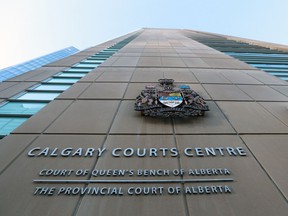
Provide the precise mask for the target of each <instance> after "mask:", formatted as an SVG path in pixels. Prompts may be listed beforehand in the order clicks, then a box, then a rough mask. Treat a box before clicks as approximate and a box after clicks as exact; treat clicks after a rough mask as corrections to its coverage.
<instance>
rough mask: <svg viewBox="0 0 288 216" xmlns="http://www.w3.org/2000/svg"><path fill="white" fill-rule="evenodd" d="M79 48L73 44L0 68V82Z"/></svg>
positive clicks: (72, 52)
mask: <svg viewBox="0 0 288 216" xmlns="http://www.w3.org/2000/svg"><path fill="white" fill-rule="evenodd" d="M78 51H79V50H78V49H77V48H75V47H73V46H71V47H67V48H65V49H61V50H59V51H56V52H53V53H50V54H47V55H44V56H41V57H39V58H35V59H33V60H30V61H27V62H24V63H21V64H17V65H14V66H11V67H7V68H4V69H2V70H0V82H2V81H4V80H7V79H10V78H13V77H15V76H18V75H20V74H23V73H25V72H28V71H31V70H34V69H37V68H39V67H41V66H43V65H45V64H48V63H51V62H54V61H57V60H60V59H62V58H65V57H68V56H70V55H72V54H74V53H76V52H78Z"/></svg>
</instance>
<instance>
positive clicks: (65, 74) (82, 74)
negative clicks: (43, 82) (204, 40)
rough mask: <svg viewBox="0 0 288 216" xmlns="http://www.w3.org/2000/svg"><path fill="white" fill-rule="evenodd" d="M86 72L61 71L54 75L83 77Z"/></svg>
mask: <svg viewBox="0 0 288 216" xmlns="http://www.w3.org/2000/svg"><path fill="white" fill-rule="evenodd" d="M85 75H87V73H66V72H65V73H61V74H58V75H56V76H57V77H84V76H85Z"/></svg>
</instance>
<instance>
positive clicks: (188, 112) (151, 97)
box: [134, 79, 209, 117]
mask: <svg viewBox="0 0 288 216" xmlns="http://www.w3.org/2000/svg"><path fill="white" fill-rule="evenodd" d="M158 81H159V84H158V85H147V86H145V89H144V90H142V91H141V94H140V95H139V96H137V98H136V102H135V107H134V108H135V110H136V111H141V114H142V115H144V116H157V117H187V116H202V115H204V113H205V111H209V107H208V105H206V102H205V100H204V99H203V98H202V97H201V96H200V95H199V94H198V93H197V92H195V91H194V90H192V89H191V88H190V86H188V85H174V80H173V79H159V80H158Z"/></svg>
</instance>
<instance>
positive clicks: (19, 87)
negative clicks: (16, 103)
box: [0, 82, 37, 98]
mask: <svg viewBox="0 0 288 216" xmlns="http://www.w3.org/2000/svg"><path fill="white" fill-rule="evenodd" d="M35 84H37V83H36V82H18V83H17V84H16V85H13V86H11V87H10V88H7V89H5V90H3V91H1V92H0V97H1V98H10V97H13V96H15V95H17V94H19V93H20V92H22V91H24V90H26V89H28V88H29V87H32V86H33V85H35Z"/></svg>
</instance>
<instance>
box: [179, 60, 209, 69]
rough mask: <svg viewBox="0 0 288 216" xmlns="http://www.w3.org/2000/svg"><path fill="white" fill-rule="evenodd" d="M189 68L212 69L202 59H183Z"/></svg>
mask: <svg viewBox="0 0 288 216" xmlns="http://www.w3.org/2000/svg"><path fill="white" fill-rule="evenodd" d="M182 60H183V61H184V62H185V64H186V66H187V67H195V68H197V67H200V68H201V67H202V68H210V66H209V65H208V64H206V63H205V62H204V61H203V60H202V59H201V58H182Z"/></svg>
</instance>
